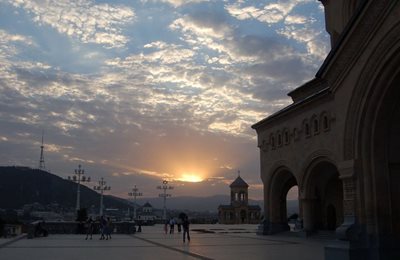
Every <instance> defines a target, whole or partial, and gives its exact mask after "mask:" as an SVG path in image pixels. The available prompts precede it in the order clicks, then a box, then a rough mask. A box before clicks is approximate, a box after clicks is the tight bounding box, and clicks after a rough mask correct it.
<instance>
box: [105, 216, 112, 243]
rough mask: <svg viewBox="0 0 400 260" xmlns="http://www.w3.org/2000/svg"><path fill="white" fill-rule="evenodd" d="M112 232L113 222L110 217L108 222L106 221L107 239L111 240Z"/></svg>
mask: <svg viewBox="0 0 400 260" xmlns="http://www.w3.org/2000/svg"><path fill="white" fill-rule="evenodd" d="M111 232H112V222H111V219H110V217H108V218H107V223H106V240H108V239H110V240H111Z"/></svg>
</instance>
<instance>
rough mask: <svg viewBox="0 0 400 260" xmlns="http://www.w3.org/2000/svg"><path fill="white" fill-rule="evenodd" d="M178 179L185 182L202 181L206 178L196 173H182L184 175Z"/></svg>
mask: <svg viewBox="0 0 400 260" xmlns="http://www.w3.org/2000/svg"><path fill="white" fill-rule="evenodd" d="M177 180H178V181H183V182H202V181H203V180H204V179H203V178H202V177H201V176H199V175H196V174H182V176H181V177H180V178H179V179H177Z"/></svg>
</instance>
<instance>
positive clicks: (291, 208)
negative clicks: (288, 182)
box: [286, 185, 303, 232]
mask: <svg viewBox="0 0 400 260" xmlns="http://www.w3.org/2000/svg"><path fill="white" fill-rule="evenodd" d="M286 211H287V212H286V216H287V218H288V224H289V227H290V231H295V232H297V231H301V230H302V228H303V224H302V220H301V216H300V214H301V212H300V206H299V187H298V186H297V185H294V186H292V187H291V188H290V189H289V191H288V192H287V194H286Z"/></svg>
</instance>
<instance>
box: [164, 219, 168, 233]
mask: <svg viewBox="0 0 400 260" xmlns="http://www.w3.org/2000/svg"><path fill="white" fill-rule="evenodd" d="M168 225H169V221H168V220H166V221H165V224H164V232H165V234H167V233H168Z"/></svg>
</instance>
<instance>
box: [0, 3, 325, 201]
mask: <svg viewBox="0 0 400 260" xmlns="http://www.w3.org/2000/svg"><path fill="white" fill-rule="evenodd" d="M160 2H164V3H167V4H159V3H160ZM119 3H121V1H120V2H119ZM157 3H158V4H157ZM124 4H125V5H121V4H115V2H113V1H102V2H101V3H99V2H97V1H96V2H95V1H89V0H75V1H55V0H48V1H39V0H36V1H34V0H30V1H28V0H17V1H6V0H0V6H1V8H0V62H1V64H2V66H1V67H0V93H1V95H0V124H1V128H0V152H2V154H3V155H4V156H3V157H2V158H1V160H0V164H2V165H10V164H11V165H13V164H16V165H28V166H33V167H36V166H37V164H38V157H39V147H40V143H39V141H40V138H41V133H42V129H44V131H45V160H46V165H47V166H48V167H49V168H50V169H51V170H53V171H54V172H55V173H57V174H59V175H61V176H63V177H65V176H66V175H69V174H70V173H71V171H72V170H73V169H74V167H76V165H77V164H78V163H81V164H83V165H84V167H85V169H86V170H87V172H88V173H90V175H91V176H92V179H93V180H96V179H98V178H100V177H104V178H106V180H107V181H108V183H109V184H110V185H111V186H112V187H113V193H114V194H116V195H121V196H126V192H127V189H128V188H129V187H127V185H128V184H129V185H131V184H132V183H135V184H136V185H138V187H140V188H141V189H142V190H146V191H147V192H146V196H154V195H156V194H157V191H156V189H155V186H157V185H159V183H160V180H161V179H162V178H166V179H168V180H170V181H172V182H173V183H174V185H176V186H177V188H176V190H175V191H174V194H175V195H185V194H186V195H187V193H189V192H190V194H191V195H196V196H201V195H204V190H205V189H207V190H209V191H210V192H211V193H213V194H217V193H226V192H228V186H227V184H229V183H230V182H231V181H232V180H233V179H234V178H235V176H237V170H238V169H240V170H241V172H242V176H243V177H244V178H245V179H246V181H248V182H249V184H251V185H252V187H253V189H254V193H253V195H252V196H254V197H258V198H260V197H262V187H261V186H260V185H261V181H260V179H259V175H258V172H259V163H258V161H259V158H258V150H257V147H256V140H255V133H254V131H253V130H252V129H251V128H250V126H251V125H252V124H254V123H255V122H257V121H259V120H261V119H263V118H264V117H266V116H268V115H269V114H271V113H273V112H275V111H277V110H279V109H281V108H282V107H284V106H285V105H287V104H289V103H290V100H289V98H288V97H287V96H286V93H287V92H288V91H290V90H292V89H294V88H295V87H297V86H299V85H300V84H302V83H304V81H306V80H309V79H311V78H312V77H313V74H314V73H315V71H316V69H317V68H318V66H319V64H321V62H322V60H323V58H324V56H325V55H326V53H327V47H326V46H327V42H328V40H327V38H326V34H323V33H322V31H323V24H322V22H321V21H322V20H321V19H322V17H323V14H322V12H321V9H320V8H319V7H318V5H317V4H315V3H314V2H311V1H300V0H298V1H297V0H296V1H278V2H276V1H261V2H259V1H236V2H235V1H201V0H197V1H196V0H194V1H172V0H171V1H167V0H148V1H147V0H143V1H132V2H129V1H124ZM299 7H301V8H299ZM305 10H306V11H305ZM156 18H157V19H156ZM65 36H68V37H69V39H71V40H67V41H66V40H65V39H66V37H65ZM104 47H105V48H104ZM5 151H7V152H5ZM190 182H196V183H190Z"/></svg>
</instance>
